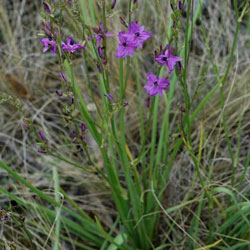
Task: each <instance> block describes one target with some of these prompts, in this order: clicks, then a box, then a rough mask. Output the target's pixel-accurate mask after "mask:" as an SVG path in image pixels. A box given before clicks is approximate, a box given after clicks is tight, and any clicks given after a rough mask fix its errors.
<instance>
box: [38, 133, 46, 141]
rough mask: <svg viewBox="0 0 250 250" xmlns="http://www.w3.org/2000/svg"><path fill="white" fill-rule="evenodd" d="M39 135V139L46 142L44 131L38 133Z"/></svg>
mask: <svg viewBox="0 0 250 250" xmlns="http://www.w3.org/2000/svg"><path fill="white" fill-rule="evenodd" d="M38 135H39V137H40V139H41V140H42V141H44V140H45V139H46V137H45V135H44V134H43V132H42V131H38Z"/></svg>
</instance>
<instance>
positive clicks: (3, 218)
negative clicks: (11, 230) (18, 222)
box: [1, 215, 10, 222]
mask: <svg viewBox="0 0 250 250" xmlns="http://www.w3.org/2000/svg"><path fill="white" fill-rule="evenodd" d="M1 221H2V222H7V221H10V217H9V216H7V215H5V216H3V217H1Z"/></svg>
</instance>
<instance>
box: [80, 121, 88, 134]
mask: <svg viewBox="0 0 250 250" xmlns="http://www.w3.org/2000/svg"><path fill="white" fill-rule="evenodd" d="M80 129H81V131H82V132H84V131H86V129H87V126H86V124H85V123H83V122H82V123H81V125H80Z"/></svg>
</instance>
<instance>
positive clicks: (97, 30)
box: [92, 27, 100, 34]
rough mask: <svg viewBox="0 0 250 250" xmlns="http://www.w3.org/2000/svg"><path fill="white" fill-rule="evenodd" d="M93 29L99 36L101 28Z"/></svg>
mask: <svg viewBox="0 0 250 250" xmlns="http://www.w3.org/2000/svg"><path fill="white" fill-rule="evenodd" d="M92 29H93V31H94V32H95V33H96V34H98V33H99V32H100V28H99V27H93V28H92Z"/></svg>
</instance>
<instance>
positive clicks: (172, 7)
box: [170, 3, 174, 11]
mask: <svg viewBox="0 0 250 250" xmlns="http://www.w3.org/2000/svg"><path fill="white" fill-rule="evenodd" d="M170 6H171V9H172V11H174V6H173V4H172V3H170Z"/></svg>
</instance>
